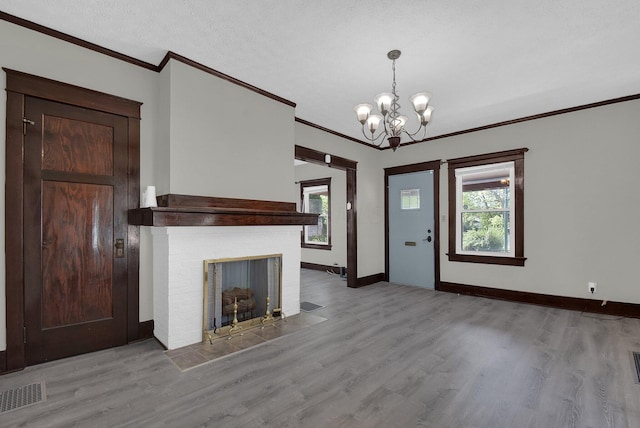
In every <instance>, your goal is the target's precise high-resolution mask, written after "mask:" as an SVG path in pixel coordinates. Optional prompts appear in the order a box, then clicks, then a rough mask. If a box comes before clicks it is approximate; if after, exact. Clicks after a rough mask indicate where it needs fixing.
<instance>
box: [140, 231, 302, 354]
mask: <svg viewBox="0 0 640 428" xmlns="http://www.w3.org/2000/svg"><path fill="white" fill-rule="evenodd" d="M152 236H153V287H154V290H153V296H154V298H153V313H154V324H155V330H154V334H155V336H156V337H157V338H158V340H160V341H161V342H162V343H163V344H164V345H165V346H166V347H167V348H168V349H175V348H179V347H181V346H186V345H190V344H193V343H197V342H200V341H201V340H202V313H203V310H202V299H203V296H202V293H203V282H204V274H203V272H204V260H205V259H220V258H235V257H250V256H263V255H267V254H282V309H283V311H284V313H285V314H286V315H287V316H290V315H295V314H297V313H299V312H300V227H299V226H234V227H224V226H221V227H155V228H153V229H152Z"/></svg>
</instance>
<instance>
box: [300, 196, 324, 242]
mask: <svg viewBox="0 0 640 428" xmlns="http://www.w3.org/2000/svg"><path fill="white" fill-rule="evenodd" d="M303 205H304V212H306V213H312V214H319V216H318V224H316V225H313V226H305V227H304V229H305V233H304V242H305V243H309V244H328V243H329V186H327V185H321V186H313V187H307V188H305V189H304V203H303Z"/></svg>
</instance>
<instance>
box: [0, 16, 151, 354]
mask: <svg viewBox="0 0 640 428" xmlns="http://www.w3.org/2000/svg"><path fill="white" fill-rule="evenodd" d="M0 66H2V67H6V68H10V69H13V70H18V71H23V72H26V73H30V74H35V75H38V76H42V77H46V78H49V79H55V80H59V81H62V82H65V83H70V84H73V85H77V86H81V87H84V88H89V89H93V90H97V91H102V92H106V93H109V94H113V95H118V96H121V97H124V98H129V99H132V100H136V101H140V102H142V103H144V104H143V105H142V108H141V114H142V121H141V123H140V146H141V147H140V149H141V159H142V160H141V165H140V181H141V185H143V186H144V185H146V184H149V183H152V182H153V181H154V175H155V170H154V165H153V161H152V159H151V158H152V156H153V150H154V148H153V147H154V143H155V140H156V135H157V131H156V123H157V119H156V117H157V111H156V109H157V105H158V103H157V89H158V88H157V79H158V74H157V73H155V72H152V71H149V70H146V69H144V68H141V67H137V66H134V65H131V64H128V63H125V62H123V61H118V60H115V59H113V58H110V57H107V56H105V55H101V54H98V53H96V52H93V51H90V50H87V49H84V48H81V47H78V46H75V45H72V44H69V43H66V42H63V41H60V40H57V39H54V38H52V37H48V36H45V35H42V34H40V33H37V32H34V31H31V30H27V29H25V28H22V27H19V26H17V25H14V24H11V23H8V22H6V21H2V20H0ZM0 87H1V88H2V90H0V118H1V119H0V141H2V148H1V149H0V175H1V176H2V177H4V176H5V149H4V143H5V136H6V129H5V126H6V123H5V117H6V100H7V98H6V91H5V90H4V88H5V87H6V74H5V73H4V72H0ZM4 202H5V201H4V186H0V224H2V225H4V212H5V207H4ZM4 239H5V234H4V227H1V228H0V245H2V248H4ZM148 248H150V247H147V246H142V247H141V254H140V258H141V265H140V270H141V275H140V277H141V282H140V320H141V321H145V320H149V319H151V318H152V316H153V314H152V304H151V303H152V302H151V299H150V295H151V294H150V293H151V282H150V274H149V275H145V272H146V273H148V272H150V271H151V266H150V265H149V264H148V260H149V257H150V255H149V254H148V253H147V252H146V251H147V250H148ZM5 296H6V293H5V258H4V257H0V350H4V349H6V298H5Z"/></svg>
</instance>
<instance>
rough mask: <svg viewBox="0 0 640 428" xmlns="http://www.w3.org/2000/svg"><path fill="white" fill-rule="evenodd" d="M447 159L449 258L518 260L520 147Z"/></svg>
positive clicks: (521, 200) (521, 253) (521, 181)
mask: <svg viewBox="0 0 640 428" xmlns="http://www.w3.org/2000/svg"><path fill="white" fill-rule="evenodd" d="M527 150H528V149H526V148H525V149H518V150H510V151H506V152H499V153H490V154H485V155H479V156H469V157H466V158H458V159H449V160H448V161H447V163H448V168H449V253H448V256H449V260H450V261H460V262H473V263H489V264H503V265H513V266H524V261H525V260H526V259H525V257H524V236H523V235H524V153H525V152H527Z"/></svg>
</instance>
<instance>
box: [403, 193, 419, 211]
mask: <svg viewBox="0 0 640 428" xmlns="http://www.w3.org/2000/svg"><path fill="white" fill-rule="evenodd" d="M400 209H402V210H417V209H420V189H406V190H401V191H400Z"/></svg>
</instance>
